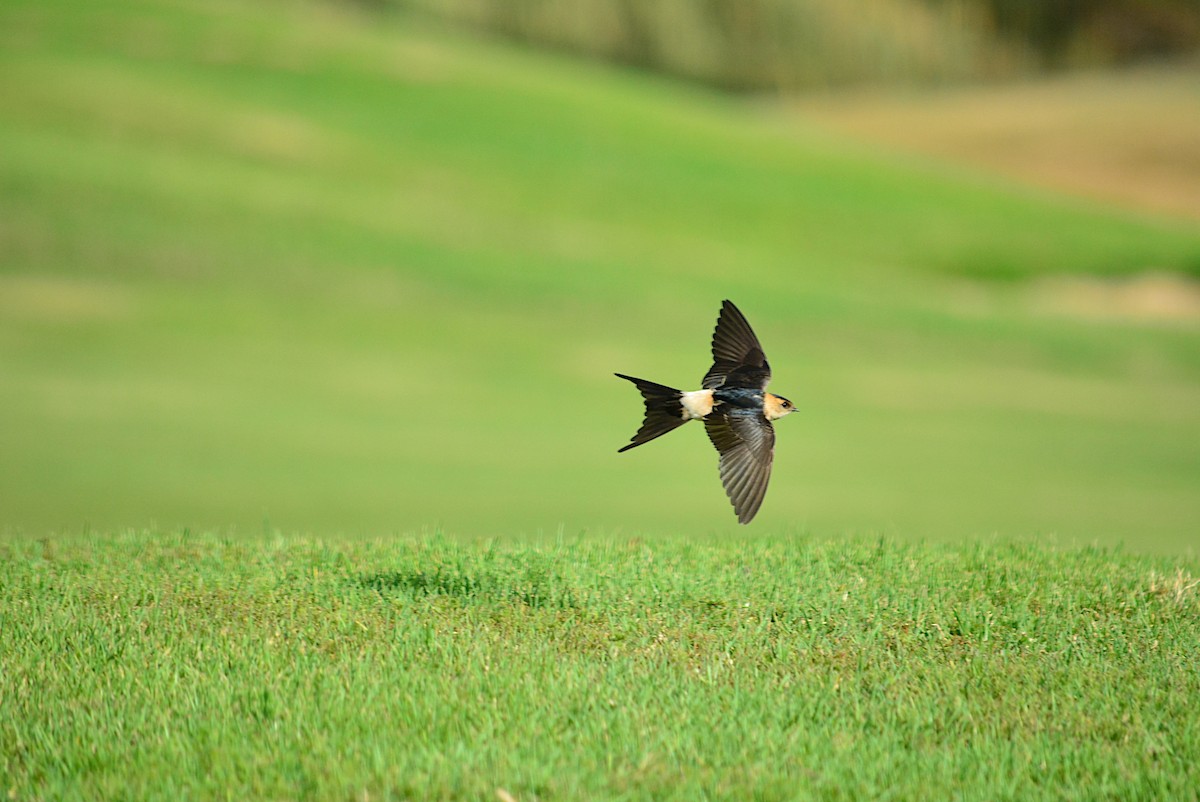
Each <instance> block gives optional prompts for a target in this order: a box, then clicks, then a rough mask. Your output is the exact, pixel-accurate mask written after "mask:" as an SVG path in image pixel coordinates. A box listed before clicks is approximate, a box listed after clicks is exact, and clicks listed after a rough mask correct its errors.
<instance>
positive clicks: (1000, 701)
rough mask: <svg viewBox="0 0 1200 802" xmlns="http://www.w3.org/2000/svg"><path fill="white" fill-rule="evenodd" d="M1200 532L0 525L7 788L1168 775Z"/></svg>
mask: <svg viewBox="0 0 1200 802" xmlns="http://www.w3.org/2000/svg"><path fill="white" fill-rule="evenodd" d="M1198 569H1200V565H1197V563H1196V562H1195V561H1186V562H1182V563H1181V562H1178V561H1173V560H1167V559H1164V558H1153V557H1146V556H1136V555H1132V554H1124V553H1119V552H1113V551H1106V550H1100V549H1089V550H1076V551H1070V552H1053V551H1047V550H1045V549H1042V548H1040V547H1033V546H1020V545H1003V544H986V545H985V544H976V545H969V546H953V547H952V546H945V545H943V546H935V545H917V544H911V543H905V542H903V541H897V540H891V539H886V538H880V539H875V540H870V539H865V538H853V539H847V540H843V541H840V542H833V541H829V540H811V539H806V538H757V539H754V540H727V541H724V542H722V543H720V544H697V543H694V542H689V541H686V540H683V539H661V538H660V539H657V540H654V541H644V540H641V539H631V540H626V539H620V538H611V539H604V540H596V539H591V540H578V539H574V538H565V539H559V540H554V539H551V540H550V541H548V542H547V543H545V544H542V545H541V546H533V545H529V544H511V543H510V544H505V543H499V542H489V543H475V544H463V543H460V542H455V541H452V540H447V539H444V538H441V537H426V538H419V539H405V540H396V539H389V540H374V541H361V540H360V541H355V542H346V543H339V544H331V543H329V542H328V541H320V540H313V539H302V538H276V539H263V540H260V539H255V538H240V539H230V538H227V537H223V536H219V535H211V534H204V535H198V534H178V533H175V534H172V533H163V532H143V533H136V534H125V535H113V536H107V537H103V538H92V539H83V538H70V539H48V540H43V541H41V542H36V541H33V540H28V539H25V540H21V541H10V542H9V543H7V544H0V653H2V654H3V655H4V662H5V665H4V671H3V672H0V703H2V704H3V711H4V715H3V716H0V756H2V757H0V776H3V777H4V787H3V789H2V790H3V791H4V792H6V793H7V794H8V796H9V798H13V799H76V798H92V799H112V798H118V797H119V798H124V799H135V798H136V799H180V798H190V799H248V798H253V799H356V800H357V799H372V800H387V799H395V800H405V799H414V800H415V799H422V800H426V799H429V800H432V799H477V800H496V799H497V798H501V799H502V798H503V797H501V796H499V795H498V793H497V789H502V790H503V791H505V792H507V793H508V794H510V795H511V798H515V799H520V800H533V799H542V800H552V799H564V800H566V799H621V800H638V799H647V800H648V799H679V800H697V799H729V800H745V799H757V800H776V799H778V800H784V799H865V798H873V799H930V798H937V799H946V798H955V799H980V800H1005V799H1013V800H1017V799H1020V800H1026V799H1053V800H1064V799H1068V800H1069V799H1081V800H1082V799H1097V798H1104V799H1146V800H1149V799H1177V800H1187V799H1196V798H1197V789H1198V788H1200V770H1198V769H1197V767H1198V766H1200V723H1198V722H1197V719H1196V716H1195V701H1196V699H1197V698H1198V695H1200V664H1198V661H1197V655H1198V654H1200V590H1198V589H1197V586H1196V583H1197V580H1196V578H1195V577H1196V576H1197V574H1198V573H1200V570H1198Z"/></svg>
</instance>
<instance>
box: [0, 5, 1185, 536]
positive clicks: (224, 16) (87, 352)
mask: <svg viewBox="0 0 1200 802" xmlns="http://www.w3.org/2000/svg"><path fill="white" fill-rule="evenodd" d="M0 37H2V38H3V47H0V371H2V372H3V375H4V381H3V382H0V417H2V418H3V419H5V420H9V421H20V425H16V426H5V427H2V428H0V497H2V498H3V500H4V502H3V512H2V513H0V519H2V520H0V525H4V526H9V527H14V528H16V529H19V530H24V531H30V532H35V533H36V532H43V531H47V530H53V529H57V528H67V529H71V530H75V529H78V528H80V527H83V526H86V525H92V526H97V527H101V528H108V527H114V526H125V525H131V524H141V523H144V522H147V521H151V520H157V521H159V522H160V523H162V524H163V525H176V524H190V525H194V526H203V527H205V528H209V527H225V526H235V527H238V528H239V530H242V531H244V530H246V529H251V530H257V529H259V528H260V527H261V526H262V525H263V523H262V522H263V521H264V520H266V521H268V525H269V526H271V527H281V528H283V529H285V530H293V529H299V530H305V531H314V532H332V531H337V530H346V531H355V532H374V533H379V532H386V531H412V530H417V529H420V528H421V527H425V526H435V525H441V526H443V527H445V528H446V529H447V530H449V531H452V532H459V533H471V534H489V533H505V532H507V533H520V532H524V533H534V532H538V531H548V532H553V531H556V530H558V529H559V528H560V527H565V528H566V529H567V530H568V531H577V530H579V529H584V528H604V529H606V530H609V531H613V530H621V529H625V530H634V531H655V530H659V531H664V530H665V531H689V532H694V533H696V534H706V533H707V534H721V533H728V532H730V531H732V530H733V529H734V526H733V524H732V516H731V515H730V514H729V512H728V509H727V506H726V504H725V500H724V499H723V498H722V496H721V493H720V489H719V486H718V484H717V480H716V476H715V465H714V459H713V457H712V455H711V453H710V449H709V446H708V445H707V443H706V442H705V440H704V438H703V436H702V435H701V433H700V432H698V431H684V432H681V433H679V434H677V435H675V436H673V437H672V438H671V440H670V441H663V442H662V443H658V444H655V446H654V447H653V448H646V449H643V450H640V451H638V452H633V453H631V454H629V455H624V456H623V457H621V458H618V457H617V456H616V455H615V454H614V453H613V452H614V451H615V449H616V447H617V446H619V445H621V444H622V443H623V442H624V441H625V440H626V438H627V437H628V436H629V434H630V433H632V431H633V429H634V428H635V426H636V423H637V417H638V403H637V401H636V399H635V398H634V397H633V395H632V393H631V391H630V390H629V388H628V387H625V386H622V385H621V384H620V383H618V382H617V381H616V380H615V379H612V378H611V376H609V373H610V372H611V371H613V370H621V371H623V372H630V373H634V374H641V375H645V376H647V377H648V378H653V379H656V380H660V381H665V382H670V383H678V384H689V383H692V382H694V381H695V380H696V379H697V378H698V377H699V376H700V375H701V374H702V372H703V370H704V369H705V367H706V364H705V361H704V359H705V345H706V343H707V340H708V337H709V332H710V330H711V325H712V319H713V317H714V315H715V312H716V309H717V306H718V303H719V300H720V299H721V298H723V297H731V298H734V299H735V300H736V301H738V303H739V304H740V305H741V306H742V307H743V308H744V309H745V310H746V311H747V312H748V314H749V315H750V316H751V319H752V320H753V321H754V322H755V324H756V326H757V327H758V329H759V333H760V335H761V336H762V337H763V339H764V341H765V342H766V344H767V347H768V349H769V351H770V355H771V358H772V363H773V365H774V367H775V371H776V382H775V387H776V389H778V390H779V391H780V392H782V393H785V394H786V395H788V396H789V397H791V398H792V399H793V400H795V401H798V402H799V403H800V404H801V406H802V410H803V413H804V414H802V415H798V416H793V417H792V418H790V419H789V420H788V421H786V422H785V424H786V426H785V427H784V430H783V431H782V432H781V434H780V440H781V443H780V449H779V455H778V459H777V462H776V466H777V467H776V477H775V484H774V487H773V489H772V493H771V495H770V497H769V498H768V501H767V504H766V506H765V507H764V510H763V513H762V516H761V518H760V525H761V526H762V527H764V528H765V529H766V530H774V531H796V530H798V529H810V530H815V531H819V532H830V533H838V532H843V531H845V530H860V531H863V530H875V531H878V530H884V531H888V532H898V533H902V534H905V535H917V536H921V535H931V536H956V537H957V536H962V535H968V534H972V533H980V532H983V533H990V532H1002V533H1015V534H1020V535H1032V534H1036V533H1057V534H1058V535H1060V536H1062V537H1064V538H1078V539H1083V540H1091V539H1093V538H1099V539H1102V540H1106V541H1112V540H1125V541H1128V542H1131V543H1134V544H1137V545H1138V546H1140V547H1146V548H1153V549H1177V548H1179V547H1180V546H1181V545H1183V544H1186V543H1188V542H1189V541H1190V539H1191V538H1192V537H1194V533H1195V526H1196V523H1197V521H1198V520H1200V506H1198V505H1200V501H1198V499H1197V496H1196V493H1195V487H1196V486H1197V484H1198V483H1200V457H1198V455H1197V450H1196V445H1195V444H1196V443H1197V442H1200V394H1198V392H1197V386H1200V383H1198V382H1197V378H1198V377H1200V343H1198V341H1197V338H1196V335H1195V331H1194V330H1193V329H1188V328H1186V327H1185V328H1175V327H1170V326H1157V325H1142V324H1137V323H1126V322H1121V321H1101V322H1084V323H1081V322H1078V321H1075V320H1070V319H1062V318H1059V317H1056V316H1053V315H1051V316H1044V315H1035V314H1031V313H1030V312H1029V311H1028V310H1027V309H1026V307H1025V305H1024V304H1023V301H1022V300H1021V299H1022V295H1021V289H1020V287H1021V285H1020V283H1019V280H1020V279H1021V277H1024V276H1030V275H1039V274H1042V273H1045V272H1047V271H1065V272H1081V271H1091V272H1098V273H1123V272H1127V271H1136V270H1140V269H1143V268H1146V267H1152V268H1157V269H1162V268H1166V269H1173V270H1177V271H1182V272H1186V271H1188V270H1192V269H1194V266H1195V265H1196V264H1197V258H1198V257H1197V254H1200V234H1198V233H1197V232H1196V230H1195V228H1194V226H1189V225H1186V224H1182V223H1179V222H1177V221H1176V222H1172V221H1168V220H1154V219H1147V218H1144V217H1138V216H1133V215H1129V214H1127V213H1125V212H1121V211H1118V210H1112V209H1103V208H1098V207H1095V206H1090V205H1085V204H1082V203H1077V202H1074V201H1069V200H1065V199H1062V198H1057V197H1052V196H1044V195H1038V194H1034V193H1030V192H1026V191H1022V190H1017V189H1014V188H1012V187H1005V186H998V185H997V186H993V185H989V184H986V183H984V182H983V181H981V180H980V179H979V178H977V177H976V178H971V177H963V176H959V175H955V174H952V173H950V172H948V171H944V170H940V169H938V168H936V167H932V166H928V165H927V166H925V167H920V168H914V167H911V166H904V165H901V164H898V163H896V162H894V161H892V160H889V159H887V158H884V157H882V156H876V155H873V154H871V153H869V152H864V151H862V150H858V149H854V148H853V147H850V146H847V145H844V144H841V143H837V142H833V141H829V140H828V139H826V138H823V137H822V136H821V135H819V134H817V133H815V132H809V131H801V132H800V133H796V132H795V131H794V130H791V127H790V126H789V127H788V129H787V130H785V129H784V127H783V126H780V125H778V124H777V122H773V121H771V120H768V119H763V118H762V117H760V116H756V115H755V114H754V113H753V112H752V111H750V110H748V109H747V108H746V107H744V106H741V105H739V104H737V103H735V102H732V101H729V100H727V99H723V98H720V97H716V96H712V95H709V94H705V93H702V92H695V91H691V90H688V89H686V88H682V87H680V86H677V85H674V84H670V83H664V82H659V81H656V80H653V79H649V78H646V77H644V76H639V75H636V74H627V73H620V72H612V71H606V70H603V69H600V68H595V67H588V66H581V65H577V64H574V63H571V62H568V61H563V60H558V59H553V58H548V57H541V56H535V55H530V54H526V53H522V52H520V51H515V50H510V49H505V48H501V47H493V46H489V45H485V44H480V43H478V42H473V41H467V40H460V39H456V38H453V37H450V36H448V35H445V34H441V33H435V32H430V31H427V30H424V29H420V28H416V27H413V26H412V25H411V24H410V23H409V22H406V21H405V20H403V19H397V20H385V21H383V22H380V21H379V20H378V19H374V18H360V17H357V16H355V15H353V14H352V13H350V12H347V11H345V10H341V11H339V10H334V9H330V8H326V7H324V6H312V7H303V6H301V7H297V6H287V7H282V6H281V7H257V8H249V9H248V8H245V7H242V6H240V5H234V4H230V5H225V6H219V5H213V4H211V3H206V4H200V3H191V2H175V3H160V2H123V3H121V4H109V5H108V6H106V7H105V8H103V9H101V8H99V7H96V8H86V9H85V8H79V7H78V6H77V5H76V4H66V3H62V4H60V3H56V2H51V3H31V2H24V1H23V0H17V1H16V2H9V3H6V4H5V5H4V8H3V10H2V11H0ZM972 275H988V276H1002V277H1006V278H1010V279H1016V280H1018V281H1017V283H1012V284H999V285H997V284H988V283H978V282H974V281H972V280H970V279H968V278H964V277H969V276H972Z"/></svg>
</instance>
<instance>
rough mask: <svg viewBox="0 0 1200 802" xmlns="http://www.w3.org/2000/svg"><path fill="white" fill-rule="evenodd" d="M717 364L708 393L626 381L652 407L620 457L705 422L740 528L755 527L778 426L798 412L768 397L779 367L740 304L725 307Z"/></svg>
mask: <svg viewBox="0 0 1200 802" xmlns="http://www.w3.org/2000/svg"><path fill="white" fill-rule="evenodd" d="M712 358H713V364H712V367H711V368H709V369H708V373H706V374H704V378H703V379H702V380H701V382H700V386H701V388H702V389H700V390H693V391H690V392H684V391H681V390H676V389H675V388H674V387H667V386H666V385H663V384H656V383H655V382H651V381H646V380H645V379H638V378H635V377H633V376H626V375H625V374H624V373H615V374H613V375H615V376H617V377H618V378H621V379H625V380H626V381H629V382H633V384H634V386H635V387H637V389H638V391H639V392H640V393H641V394H642V399H643V400H644V402H645V405H646V414H645V420H644V421H643V422H642V426H641V428H640V429H638V430H637V433H636V434H634V435H633V437H632V438H630V441H629V444H628V445H626V446H625V447H623V448H620V449H617V453H622V452H625V451H628V450H629V449H631V448H636V447H638V446H640V445H645V444H646V443H649V442H650V441H651V440H654V439H655V438H658V437H662V436H663V435H664V434H666V433H667V432H670V431H674V430H675V429H677V428H679V427H680V426H682V425H683V424H685V423H687V422H688V421H693V420H701V421H704V430H705V431H706V432H707V433H708V439H709V440H711V441H712V444H713V447H714V448H716V449H717V453H718V454H719V455H720V463H719V472H720V475H721V484H722V485H723V486H724V488H725V495H727V496H728V497H729V501H730V503H731V504H732V505H733V511H734V513H735V514H736V515H737V519H738V523H740V524H748V523H750V521H751V520H753V519H754V516H755V515H756V514H757V513H758V508H759V507H760V506H762V502H763V497H764V496H766V493H767V483H768V482H769V481H770V479H771V464H772V463H773V462H774V461H775V427H774V425H773V422H774V421H776V420H779V419H780V418H782V417H784V416H785V415H790V414H791V413H793V412H795V411H796V406H795V405H794V404H793V403H792V402H791V401H789V400H788V399H786V398H784V397H783V396H780V395H775V394H774V393H768V392H767V383H768V382H770V381H771V366H770V365H769V364H767V357H766V354H764V353H763V348H762V345H761V344H760V343H759V341H758V337H756V336H755V334H754V329H752V328H750V323H749V322H747V320H746V316H745V315H743V314H742V313H741V310H739V309H738V308H737V307H736V306H734V304H733V302H732V301H729V300H725V301H722V302H721V312H720V314H719V315H718V316H717V327H716V329H715V330H714V331H713V337H712Z"/></svg>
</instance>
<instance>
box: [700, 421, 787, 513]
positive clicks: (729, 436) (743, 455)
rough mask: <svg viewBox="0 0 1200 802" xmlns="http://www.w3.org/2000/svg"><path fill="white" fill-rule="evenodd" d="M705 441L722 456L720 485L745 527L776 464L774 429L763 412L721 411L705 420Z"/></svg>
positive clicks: (759, 502)
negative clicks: (706, 436)
mask: <svg viewBox="0 0 1200 802" xmlns="http://www.w3.org/2000/svg"><path fill="white" fill-rule="evenodd" d="M704 428H705V430H706V431H707V432H708V439H709V440H712V444H713V445H714V446H716V449H717V452H718V453H720V455H721V484H723V485H724V486H725V495H727V496H729V500H730V501H731V502H732V503H733V511H734V512H736V513H737V517H738V523H743V524H748V523H750V519H752V518H753V517H754V514H755V513H757V512H758V508H759V507H760V506H761V505H762V501H763V496H765V495H766V494H767V482H769V481H770V479H771V463H772V462H774V460H775V429H774V428H773V427H772V426H771V422H770V421H768V420H767V419H766V418H764V417H763V414H762V410H759V409H742V408H739V407H729V408H722V409H721V410H720V411H718V412H716V413H714V414H712V415H709V416H708V417H707V418H705V419H704Z"/></svg>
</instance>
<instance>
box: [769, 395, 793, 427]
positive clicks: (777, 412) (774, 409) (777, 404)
mask: <svg viewBox="0 0 1200 802" xmlns="http://www.w3.org/2000/svg"><path fill="white" fill-rule="evenodd" d="M795 411H796V405H795V404H793V403H792V402H791V401H788V400H787V399H786V398H784V397H783V396H781V395H775V394H774V393H767V394H766V396H765V397H764V398H763V414H764V415H765V416H766V418H767V420H779V419H780V418H782V417H783V416H784V415H790V414H792V413H793V412H795Z"/></svg>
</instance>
